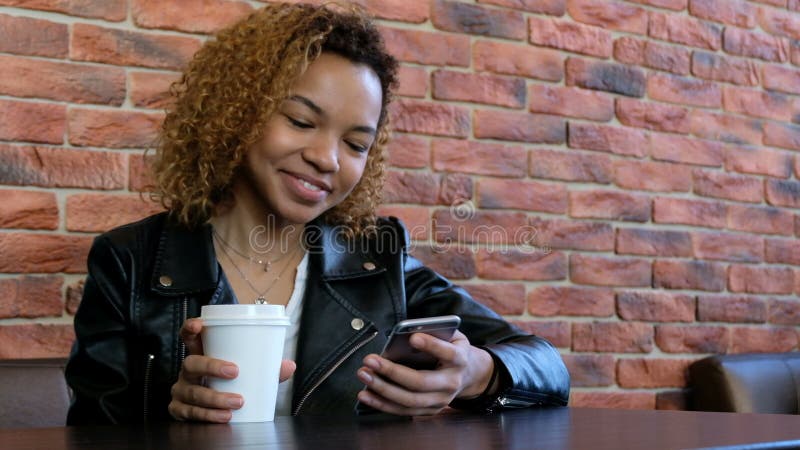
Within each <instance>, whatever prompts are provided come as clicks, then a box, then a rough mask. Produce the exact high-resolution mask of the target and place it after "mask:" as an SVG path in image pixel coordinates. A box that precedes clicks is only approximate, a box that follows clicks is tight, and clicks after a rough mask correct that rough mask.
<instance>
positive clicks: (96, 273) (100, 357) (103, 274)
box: [65, 236, 136, 425]
mask: <svg viewBox="0 0 800 450" xmlns="http://www.w3.org/2000/svg"><path fill="white" fill-rule="evenodd" d="M88 266H89V267H88V269H89V274H88V277H87V278H86V283H85V285H84V288H83V298H82V300H81V303H80V306H79V307H78V311H77V312H76V314H75V320H74V324H75V337H76V339H75V343H74V344H73V346H72V352H71V354H70V358H69V361H68V362H67V367H66V370H65V375H66V379H67V384H68V385H69V386H70V388H71V389H72V393H73V399H72V404H71V406H70V409H69V413H68V415H67V425H87V424H112V423H121V422H131V421H134V420H133V419H132V418H131V417H132V416H133V414H134V413H135V411H134V410H135V409H136V408H132V407H130V406H131V405H133V404H135V403H133V398H132V397H133V396H132V394H131V392H130V389H129V387H130V367H129V361H128V354H129V351H128V345H129V344H128V339H127V337H128V335H129V334H130V333H131V332H130V331H129V328H128V323H129V322H130V321H129V318H128V316H129V313H128V305H129V304H130V292H131V290H130V279H129V278H130V275H129V274H130V273H131V272H130V270H126V268H125V267H126V264H125V263H124V262H123V259H122V258H120V257H119V255H118V252H117V251H115V249H114V248H113V247H112V245H111V243H110V241H109V240H108V239H106V238H104V236H100V237H98V238H97V239H95V241H94V244H93V245H92V249H91V251H90V252H89V259H88ZM128 266H129V264H128Z"/></svg>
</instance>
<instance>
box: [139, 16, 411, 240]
mask: <svg viewBox="0 0 800 450" xmlns="http://www.w3.org/2000/svg"><path fill="white" fill-rule="evenodd" d="M322 52H332V53H336V54H339V55H341V56H343V57H345V58H347V59H349V60H350V61H352V62H354V63H358V64H364V65H366V66H368V67H370V68H371V69H373V70H374V71H375V73H376V74H377V75H378V78H379V80H380V83H381V88H382V91H383V100H382V101H383V104H382V108H381V115H380V119H379V122H378V132H377V136H376V139H375V142H374V144H373V145H372V147H371V148H370V151H369V154H368V156H367V162H366V168H365V170H364V174H363V176H362V177H361V180H360V181H359V182H358V184H357V185H356V187H355V188H354V189H353V191H352V192H351V193H350V195H349V196H348V197H347V198H346V199H345V200H344V201H343V202H341V203H340V204H339V205H337V206H335V207H333V208H331V209H330V210H328V211H326V212H325V213H324V214H323V218H324V219H325V220H326V221H327V222H328V223H332V224H335V225H342V226H344V228H345V229H347V230H349V231H350V232H352V234H354V235H359V234H364V233H368V232H369V230H371V229H372V228H374V224H375V220H376V218H375V208H376V206H377V204H378V203H379V202H380V195H381V189H382V187H383V174H384V165H385V156H384V149H385V147H386V143H387V141H388V138H389V130H388V117H387V112H386V109H387V106H388V104H389V102H390V101H391V98H392V94H391V90H392V89H393V87H394V85H395V84H396V82H397V74H396V73H397V61H396V60H395V59H394V57H392V56H391V55H390V54H389V53H388V52H387V51H386V49H385V47H384V45H383V40H382V38H381V36H380V33H379V32H378V30H377V29H376V27H375V26H374V24H373V23H372V22H371V19H370V18H369V17H367V16H366V15H365V14H364V13H363V12H361V11H360V10H358V9H353V8H350V9H347V10H345V9H341V8H337V9H336V10H334V9H332V8H331V7H324V6H311V5H305V4H295V5H292V4H271V5H268V6H266V7H264V8H262V9H260V10H258V11H256V12H254V13H252V14H251V15H250V16H248V17H247V18H245V19H244V20H242V21H240V22H238V23H237V24H235V25H233V26H231V27H229V28H227V29H225V30H223V31H221V32H219V33H218V34H217V36H216V39H214V40H211V41H209V42H207V43H206V44H205V45H204V46H203V47H202V48H201V49H200V50H199V51H198V52H197V53H196V54H195V55H194V58H193V59H192V61H191V62H190V63H189V65H188V68H187V69H186V71H185V72H184V73H183V76H182V78H181V80H180V81H178V82H176V83H175V84H173V86H172V88H171V89H170V92H171V94H172V95H173V97H174V102H173V106H172V107H171V109H170V110H169V111H168V113H167V116H166V118H165V120H164V124H163V126H162V129H161V133H160V135H159V142H158V146H157V152H156V158H155V161H154V163H153V170H154V173H155V181H156V186H155V191H154V193H153V195H154V196H155V197H156V198H157V199H158V200H159V201H160V202H161V204H162V205H163V206H164V207H165V208H166V209H168V210H169V211H170V214H171V216H172V217H173V218H174V219H176V220H177V221H178V222H180V223H182V224H184V225H186V226H189V227H193V226H196V225H199V224H202V223H205V222H206V221H207V220H208V219H209V218H211V217H212V216H213V215H214V214H215V213H216V212H217V211H218V208H219V207H220V206H221V205H223V204H225V203H227V202H230V201H232V193H231V186H232V183H233V179H234V177H235V176H236V175H237V173H238V172H239V169H240V168H241V166H242V165H243V162H244V157H245V153H246V151H247V149H248V148H249V146H250V145H252V144H253V143H254V142H255V141H256V140H258V139H259V138H260V135H261V132H262V130H263V124H265V123H266V122H267V120H268V119H269V117H270V116H271V115H272V114H273V113H274V112H275V111H276V109H277V108H278V107H279V106H280V104H281V102H282V101H283V100H284V99H286V98H287V96H288V95H289V90H290V89H291V87H292V86H293V84H294V82H295V80H296V79H297V78H298V77H299V76H300V75H302V74H303V72H304V71H305V70H306V68H307V67H308V65H309V64H310V63H311V62H313V61H314V60H315V59H316V58H317V57H319V55H320V54H321V53H322Z"/></svg>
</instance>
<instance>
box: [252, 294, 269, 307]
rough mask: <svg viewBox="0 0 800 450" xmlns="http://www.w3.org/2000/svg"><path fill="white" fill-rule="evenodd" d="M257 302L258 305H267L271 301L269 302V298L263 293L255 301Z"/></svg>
mask: <svg viewBox="0 0 800 450" xmlns="http://www.w3.org/2000/svg"><path fill="white" fill-rule="evenodd" d="M255 304H256V305H267V304H269V303H268V302H267V299H265V298H264V296H263V295H259V296H258V298H257V299H256V301H255Z"/></svg>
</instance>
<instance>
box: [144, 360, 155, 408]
mask: <svg viewBox="0 0 800 450" xmlns="http://www.w3.org/2000/svg"><path fill="white" fill-rule="evenodd" d="M154 359H156V355H154V354H152V353H148V354H147V361H145V363H144V392H143V393H142V394H143V396H144V405H143V407H142V416H143V419H144V422H147V413H148V407H149V403H150V378H151V375H150V372H152V370H153V360H154Z"/></svg>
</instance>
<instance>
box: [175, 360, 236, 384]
mask: <svg viewBox="0 0 800 450" xmlns="http://www.w3.org/2000/svg"><path fill="white" fill-rule="evenodd" d="M237 375H239V368H238V367H237V366H236V364H233V363H230V362H227V361H223V360H221V359H214V358H209V357H208V356H203V355H189V356H187V357H186V359H184V360H183V366H182V367H181V373H180V378H183V379H185V380H186V381H187V382H189V383H192V384H200V382H201V381H202V379H203V377H217V378H226V379H230V378H236V376H237Z"/></svg>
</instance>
